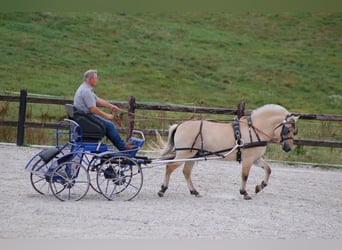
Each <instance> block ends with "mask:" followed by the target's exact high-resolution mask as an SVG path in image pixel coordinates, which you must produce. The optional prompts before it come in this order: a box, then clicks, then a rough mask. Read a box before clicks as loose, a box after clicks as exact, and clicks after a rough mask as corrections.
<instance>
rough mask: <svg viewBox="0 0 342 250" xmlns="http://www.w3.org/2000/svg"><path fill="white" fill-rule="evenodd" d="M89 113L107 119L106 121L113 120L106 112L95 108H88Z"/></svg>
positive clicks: (112, 116)
mask: <svg viewBox="0 0 342 250" xmlns="http://www.w3.org/2000/svg"><path fill="white" fill-rule="evenodd" d="M89 111H90V112H91V113H92V114H95V115H98V116H101V117H103V118H104V119H107V120H113V119H114V115H112V114H108V113H106V112H103V111H102V110H101V109H99V108H98V107H95V106H94V107H90V108H89Z"/></svg>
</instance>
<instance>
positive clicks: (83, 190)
mask: <svg viewBox="0 0 342 250" xmlns="http://www.w3.org/2000/svg"><path fill="white" fill-rule="evenodd" d="M89 185H90V178H89V174H88V171H87V169H86V168H85V167H84V166H83V165H81V164H80V163H78V162H74V161H66V162H63V163H61V164H59V165H58V166H56V167H55V168H54V169H53V171H52V173H51V176H50V189H51V191H52V193H53V195H54V196H55V197H56V198H57V199H59V200H61V201H66V200H68V201H78V200H80V199H82V198H83V197H84V196H85V195H86V194H87V192H88V190H89Z"/></svg>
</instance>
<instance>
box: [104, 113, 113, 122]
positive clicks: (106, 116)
mask: <svg viewBox="0 0 342 250" xmlns="http://www.w3.org/2000/svg"><path fill="white" fill-rule="evenodd" d="M104 118H105V119H107V120H110V121H113V119H114V115H112V114H107V113H106V114H105V117H104Z"/></svg>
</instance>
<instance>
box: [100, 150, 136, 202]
mask: <svg viewBox="0 0 342 250" xmlns="http://www.w3.org/2000/svg"><path fill="white" fill-rule="evenodd" d="M142 184H143V173H142V169H141V167H140V165H139V164H138V163H137V162H136V161H135V160H133V159H130V158H128V157H126V156H114V157H112V158H110V159H108V160H106V161H104V162H103V163H102V164H101V165H100V167H99V169H98V171H97V186H98V189H99V190H100V191H101V193H102V194H103V195H104V196H105V197H106V198H107V199H108V200H124V201H128V200H132V199H133V198H134V197H136V196H137V195H138V193H139V192H140V190H141V187H142Z"/></svg>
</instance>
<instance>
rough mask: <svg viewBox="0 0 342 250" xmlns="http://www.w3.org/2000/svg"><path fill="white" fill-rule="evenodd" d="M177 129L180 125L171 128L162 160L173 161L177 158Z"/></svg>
mask: <svg viewBox="0 0 342 250" xmlns="http://www.w3.org/2000/svg"><path fill="white" fill-rule="evenodd" d="M177 128H178V124H174V125H171V126H170V128H169V136H168V138H167V143H166V145H165V148H164V151H163V153H162V159H173V158H175V156H176V149H175V141H174V137H175V133H176V130H177Z"/></svg>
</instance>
